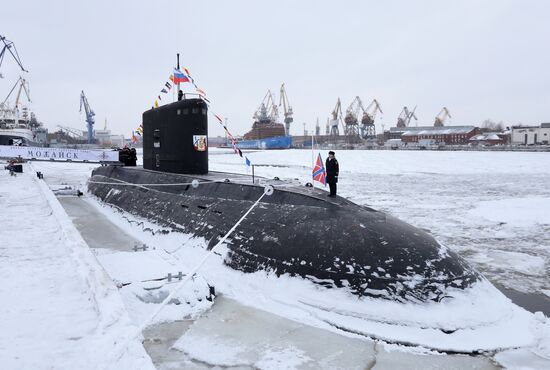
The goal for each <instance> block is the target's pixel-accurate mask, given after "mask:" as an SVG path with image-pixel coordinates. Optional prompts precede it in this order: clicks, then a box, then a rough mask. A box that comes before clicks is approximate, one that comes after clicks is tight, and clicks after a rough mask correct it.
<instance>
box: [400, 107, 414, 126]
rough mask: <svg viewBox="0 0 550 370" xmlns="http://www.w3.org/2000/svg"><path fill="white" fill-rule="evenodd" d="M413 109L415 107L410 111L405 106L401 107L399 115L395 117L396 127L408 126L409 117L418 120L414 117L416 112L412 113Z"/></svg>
mask: <svg viewBox="0 0 550 370" xmlns="http://www.w3.org/2000/svg"><path fill="white" fill-rule="evenodd" d="M415 111H416V107H414V109H413V110H412V111H410V110H409V108H407V107H406V106H405V107H403V110H402V111H401V113H400V114H399V117H397V127H408V126H409V123H410V122H411V119H413V118H414V119H415V120H416V121H418V118H416V114H415V113H414V112H415Z"/></svg>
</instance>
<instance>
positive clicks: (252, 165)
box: [252, 165, 254, 184]
mask: <svg viewBox="0 0 550 370" xmlns="http://www.w3.org/2000/svg"><path fill="white" fill-rule="evenodd" d="M252 183H253V184H254V165H252Z"/></svg>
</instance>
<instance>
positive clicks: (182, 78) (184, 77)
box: [132, 67, 252, 167]
mask: <svg viewBox="0 0 550 370" xmlns="http://www.w3.org/2000/svg"><path fill="white" fill-rule="evenodd" d="M182 69H183V71H184V72H185V73H184V72H182V71H181V70H179V69H177V68H174V73H172V74H170V77H169V78H168V79H169V80H170V81H171V82H172V83H170V81H166V83H165V84H164V87H163V88H162V89H161V90H160V92H161V93H162V94H168V92H170V90H171V89H172V84H173V83H175V81H174V75H176V76H177V79H178V82H183V83H185V82H189V83H191V84H192V85H193V86H194V87H195V91H196V92H197V93H198V95H199V96H200V98H201V99H202V100H204V102H205V103H206V105H207V106H208V110H209V111H210V109H211V105H212V103H211V102H210V100H209V99H208V98H207V97H206V92H205V91H204V90H203V89H200V88H199V87H198V86H197V84H196V82H195V79H194V78H193V77H192V76H191V72H189V70H188V69H187V68H185V67H182ZM159 101H162V98H161V95H160V94H159V95H158V96H157V98H156V99H155V102H154V107H155V108H158V107H159ZM211 113H212V114H213V115H214V117H215V118H216V120H217V121H218V122H219V123H220V125H221V126H222V128H223V129H224V131H225V133H226V134H227V137H228V138H229V140H231V147H232V148H233V152H234V153H235V154H238V155H239V157H241V158H242V159H243V160H244V164H245V165H246V166H247V167H250V166H252V162H251V161H250V159H248V157H246V156H245V155H243V152H242V151H241V149H240V148H239V146H238V143H237V140H236V139H235V137H234V136H233V135H232V134H231V132H229V129H228V128H227V126H226V125H225V124H224V123H223V120H222V118H221V117H220V116H219V115H217V114H216V113H214V112H213V111H211ZM142 134H143V124H140V125H139V127H138V128H137V129H136V130H134V131H132V142H133V143H134V144H135V143H137V142H138V141H139V137H141V136H142ZM136 135H138V136H139V137H138V136H136Z"/></svg>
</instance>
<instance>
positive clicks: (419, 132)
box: [390, 126, 480, 145]
mask: <svg viewBox="0 0 550 370" xmlns="http://www.w3.org/2000/svg"><path fill="white" fill-rule="evenodd" d="M392 128H393V127H392ZM390 130H391V129H390ZM479 133H480V130H479V128H478V127H475V126H447V127H432V126H427V127H407V131H405V132H403V133H402V134H401V140H402V141H403V142H405V143H419V142H425V141H431V142H433V143H438V144H446V145H461V144H468V143H469V142H470V139H471V138H472V137H474V136H476V135H478V134H479Z"/></svg>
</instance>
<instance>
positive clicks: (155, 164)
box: [88, 98, 483, 303]
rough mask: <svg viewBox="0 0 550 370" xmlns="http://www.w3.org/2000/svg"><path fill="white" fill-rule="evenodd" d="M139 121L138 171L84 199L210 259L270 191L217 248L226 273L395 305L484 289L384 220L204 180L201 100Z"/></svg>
mask: <svg viewBox="0 0 550 370" xmlns="http://www.w3.org/2000/svg"><path fill="white" fill-rule="evenodd" d="M142 119H143V166H142V167H141V166H132V165H130V166H127V165H105V166H101V167H97V168H96V169H94V170H93V172H92V175H91V177H90V180H89V183H88V191H89V192H91V193H92V194H93V195H95V196H96V197H97V198H99V199H100V200H101V201H102V202H104V203H107V204H109V205H112V206H115V207H116V208H118V209H121V210H123V211H125V212H128V213H130V214H133V215H135V216H138V217H142V218H145V219H148V220H151V221H153V222H155V223H157V224H159V225H162V226H164V227H167V228H170V229H171V230H174V231H177V232H182V233H186V234H191V235H193V236H196V237H200V238H204V240H205V241H206V243H205V245H206V246H205V248H206V249H210V248H212V247H213V246H214V245H216V243H217V242H218V241H219V240H220V239H221V238H222V237H223V236H224V235H225V234H226V233H227V232H228V231H229V230H230V229H231V228H232V227H233V226H234V225H235V223H236V222H237V220H239V218H241V217H242V216H243V214H245V212H246V211H247V210H249V209H250V208H251V206H252V205H253V204H254V203H255V202H256V201H257V200H258V199H259V198H260V197H261V196H262V194H264V191H265V190H264V187H265V186H266V185H269V186H272V187H273V189H274V191H273V193H272V194H271V195H269V196H265V197H263V198H262V199H261V201H260V202H259V204H258V205H257V207H254V208H253V209H252V211H251V212H250V214H249V215H248V216H247V217H246V218H245V219H244V220H243V221H242V222H241V224H240V225H239V226H238V227H237V228H236V230H235V231H234V232H233V233H232V234H231V236H230V238H229V239H227V240H226V241H225V244H226V246H227V253H226V254H225V255H224V257H223V263H224V264H225V265H226V266H228V267H230V268H231V269H234V270H237V271H241V272H243V273H245V274H247V273H254V272H258V271H265V272H266V273H268V274H273V275H275V276H277V277H280V276H282V275H285V276H289V277H292V278H296V279H304V280H307V281H309V282H312V283H314V284H315V285H317V286H319V287H320V289H325V288H326V289H329V290H330V289H340V290H344V291H346V292H347V293H349V294H351V295H354V296H357V297H372V298H377V299H381V300H385V301H394V302H403V303H405V302H416V303H419V302H420V303H421V302H440V301H441V300H443V299H444V298H445V297H448V295H449V291H456V290H466V289H467V288H469V287H471V286H472V285H473V284H475V283H476V282H478V281H480V280H482V279H483V277H482V276H481V275H480V274H479V273H478V272H477V271H475V270H474V269H473V268H472V267H470V266H469V265H468V263H467V262H466V261H465V260H463V259H462V258H461V257H460V256H458V255H457V254H456V253H455V252H453V251H451V250H450V249H448V248H446V247H445V246H443V245H441V244H439V243H438V242H437V241H436V240H435V239H434V238H433V237H432V236H431V235H430V234H429V233H427V232H426V231H424V230H421V229H418V228H416V227H413V226H411V225H409V224H407V223H405V222H403V221H400V220H398V219H397V218H395V217H392V216H390V215H388V214H385V213H383V212H380V211H377V210H375V209H372V208H369V207H366V206H362V205H358V204H355V203H353V202H351V201H350V200H347V199H345V198H343V197H340V196H337V197H336V198H329V197H327V196H326V194H327V192H325V191H323V190H320V189H316V188H313V187H311V186H306V185H304V184H301V183H299V182H297V181H290V180H284V179H278V178H274V179H268V178H260V179H258V178H257V177H256V178H254V179H252V178H251V177H250V176H246V175H242V174H235V173H227V172H214V171H209V168H208V142H207V137H208V105H207V104H206V103H205V102H204V101H203V100H202V99H200V98H191V99H183V100H179V101H176V102H173V103H170V104H167V105H164V106H161V107H157V108H152V109H150V110H147V111H146V112H144V113H143V116H142ZM197 185H198V186H197Z"/></svg>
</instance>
